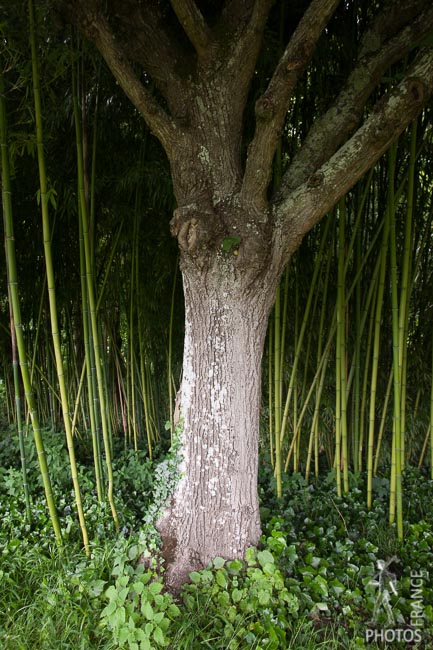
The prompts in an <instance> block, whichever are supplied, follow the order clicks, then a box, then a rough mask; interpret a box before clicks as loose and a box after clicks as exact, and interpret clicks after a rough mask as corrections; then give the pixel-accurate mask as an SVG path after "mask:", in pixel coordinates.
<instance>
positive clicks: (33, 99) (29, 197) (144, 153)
mask: <svg viewBox="0 0 433 650" xmlns="http://www.w3.org/2000/svg"><path fill="white" fill-rule="evenodd" d="M42 19H43V16H42V15H39V14H38V13H37V15H36V17H35V15H34V7H33V2H32V0H29V3H28V13H27V16H23V15H18V14H17V15H15V14H14V12H13V9H12V8H11V9H10V15H8V16H7V19H6V20H5V22H4V23H3V24H2V25H1V29H2V30H3V34H2V40H3V48H4V55H3V58H2V68H1V70H0V131H1V152H2V158H1V175H2V196H3V222H4V242H5V251H6V255H5V257H4V258H3V259H2V258H0V281H1V286H2V291H1V293H0V319H1V320H0V381H1V384H0V388H1V389H2V392H1V397H2V404H1V405H0V419H1V422H0V424H1V425H2V433H1V436H2V437H8V438H10V444H16V445H19V446H20V450H21V458H22V472H23V482H24V486H25V495H26V513H27V517H28V518H30V517H31V493H32V486H31V485H27V480H26V458H25V454H24V442H23V441H24V437H25V436H29V435H33V436H34V441H35V445H36V449H37V454H38V458H39V462H40V472H41V477H42V480H43V484H44V489H45V494H46V499H47V504H48V508H49V512H50V516H51V521H52V525H53V528H54V531H55V534H56V538H57V541H58V543H59V544H61V536H60V528H59V524H58V519H57V511H56V505H55V502H54V497H53V493H52V489H51V484H50V472H49V466H48V463H47V460H46V455H45V451H44V431H46V430H47V429H48V428H51V429H53V430H54V431H64V434H63V433H59V434H58V435H59V436H64V438H65V446H66V447H67V450H68V453H69V460H70V474H71V483H72V485H73V488H74V493H75V502H76V510H77V516H78V521H79V525H80V527H81V532H82V539H83V547H84V549H86V550H87V549H88V544H89V539H88V533H87V530H86V522H85V518H84V516H83V513H82V509H81V498H82V496H81V484H80V472H79V464H77V460H76V454H77V453H79V454H88V455H91V457H92V458H93V464H94V477H95V492H96V497H95V498H96V499H97V500H98V501H100V502H103V501H108V503H109V505H110V508H111V513H112V517H113V522H114V525H115V526H117V525H118V515H117V512H116V505H115V499H114V496H113V469H112V459H113V456H114V455H115V454H116V449H119V448H122V447H123V448H131V449H133V450H138V449H146V450H147V453H148V455H149V457H150V458H151V459H152V458H153V456H154V455H155V453H156V451H157V450H158V449H160V448H161V447H162V448H167V446H168V445H169V443H170V431H171V433H173V408H174V402H175V395H176V390H177V388H178V386H179V381H180V377H181V367H180V364H181V350H182V338H183V325H182V323H183V310H182V309H183V308H182V288H181V282H180V281H179V277H178V271H177V252H176V247H175V243H174V242H173V241H172V240H171V239H170V237H169V234H168V222H169V219H170V217H171V212H172V210H173V207H174V205H173V198H172V191H171V185H170V177H169V171H168V165H167V162H166V160H165V159H164V157H163V155H162V153H161V151H160V149H159V147H158V144H157V142H156V140H155V139H154V138H153V136H152V135H151V134H150V133H149V132H148V131H147V129H146V128H145V127H144V126H143V124H142V123H141V121H140V119H139V117H138V116H137V114H136V113H135V112H134V110H133V109H132V108H131V107H130V106H129V104H128V103H127V100H126V99H124V98H123V97H122V95H121V94H120V92H119V91H118V89H117V88H116V86H115V84H114V82H113V81H112V80H111V78H110V76H109V74H108V72H107V71H106V70H105V68H104V66H103V65H102V64H101V62H100V60H99V59H98V58H97V57H96V55H95V53H94V52H93V51H92V50H90V48H89V46H88V45H86V43H84V42H83V41H82V40H80V39H79V38H78V36H77V35H76V34H75V33H72V32H69V33H68V35H67V38H63V39H60V38H59V39H58V40H56V38H51V37H50V35H49V32H47V31H46V30H47V29H49V25H48V26H47V21H46V20H42ZM53 33H55V32H53ZM277 41H278V39H277ZM41 44H43V45H42V46H41ZM274 46H275V47H276V48H278V47H279V45H278V42H275V44H274ZM333 54H334V55H335V57H336V58H338V56H339V52H338V49H336V52H335V53H333ZM319 55H320V53H319ZM261 74H265V71H261V70H259V71H258V82H257V83H258V84H260V75H261ZM318 74H319V73H318V72H317V70H316V69H315V68H314V66H313V67H312V69H311V71H310V73H309V74H308V76H307V78H306V80H305V84H304V87H302V88H300V90H299V97H298V98H297V101H296V102H294V112H295V113H296V114H295V116H294V120H293V121H292V124H295V127H294V128H295V129H296V128H297V129H299V134H301V133H302V130H303V129H304V128H305V126H304V124H305V123H306V122H310V121H312V119H313V118H314V115H315V113H316V112H317V111H318V110H319V109H320V107H319V106H317V105H316V103H315V102H314V101H313V100H312V97H313V96H314V88H315V87H318V85H319V84H322V86H321V87H323V83H322V82H323V80H322V79H320V78H318ZM395 74H398V70H396V71H395ZM431 117H432V115H431V109H426V110H425V111H424V112H423V113H422V115H421V116H420V118H419V120H418V122H417V123H416V124H413V126H412V127H411V129H409V130H408V131H407V132H405V133H404V134H403V135H402V136H401V138H400V140H399V141H398V143H397V144H396V146H394V147H393V148H392V149H391V150H390V151H389V152H388V154H387V155H386V156H384V157H383V158H382V159H381V160H380V161H379V163H378V164H377V166H376V167H375V168H374V169H373V170H371V172H370V173H369V174H368V175H367V176H365V177H364V178H363V179H362V181H361V182H360V183H359V184H358V185H357V186H356V187H355V188H354V189H353V190H352V191H351V192H350V193H349V194H348V195H347V196H346V197H345V198H344V199H343V200H341V201H340V203H339V205H338V206H337V207H336V208H335V209H334V210H333V212H332V213H330V214H329V215H328V216H327V217H326V219H325V220H324V221H323V222H322V223H321V224H320V226H319V227H317V228H316V229H315V230H314V231H313V232H312V233H311V234H310V235H309V236H308V237H307V238H306V239H305V240H304V242H303V243H302V245H301V248H300V249H299V251H298V252H297V254H296V255H295V256H294V257H293V258H292V260H291V262H290V264H289V266H288V268H287V269H286V272H285V275H284V277H283V280H282V283H281V286H280V287H279V289H278V291H277V295H276V300H275V307H274V310H273V313H272V316H271V320H270V324H269V331H268V338H267V344H266V349H265V356H264V360H263V410H262V439H261V446H262V454H263V457H264V458H265V459H266V462H267V463H268V464H269V466H271V467H272V471H273V474H274V477H275V489H276V491H277V494H278V495H281V494H282V491H283V490H284V476H286V475H287V474H288V473H291V472H298V473H301V474H303V475H305V477H306V479H307V480H309V481H313V480H315V481H320V480H321V472H323V471H329V470H332V471H333V472H334V473H335V481H336V483H337V487H338V491H339V494H342V493H344V492H347V491H348V490H349V489H350V478H351V476H352V475H358V474H362V476H363V477H364V478H365V489H366V500H367V505H368V506H371V504H372V502H373V500H374V498H375V494H374V485H375V477H377V476H386V477H389V480H390V485H391V498H390V503H389V520H390V523H393V522H396V525H397V528H398V533H399V535H400V536H402V534H403V530H402V511H403V508H404V494H403V489H402V476H403V474H404V469H405V467H408V466H418V467H424V468H426V475H427V473H428V475H430V477H431V478H432V479H433V382H432V376H433V292H432V281H433V226H432V219H433V201H432V192H433V171H432V169H433V167H432V158H433V131H432V126H431ZM290 135H291V138H290V140H289V138H287V140H286V139H285V136H284V134H283V137H282V139H281V143H280V147H279V152H278V156H277V159H276V161H275V176H276V178H278V175H280V174H281V170H282V168H283V166H284V163H285V160H286V158H287V157H288V156H290V150H289V144H288V143H289V141H290V142H293V140H294V138H293V133H291V134H290ZM295 135H296V134H295ZM156 216H157V217H158V218H155V217H156ZM289 298H291V300H290V301H289ZM289 302H290V304H296V309H295V310H294V313H293V311H290V313H289V308H288V305H289ZM166 422H167V423H168V424H167V426H165V423H166ZM8 425H10V426H9V427H8ZM166 431H167V432H166ZM16 432H17V433H16Z"/></svg>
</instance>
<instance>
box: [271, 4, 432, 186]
mask: <svg viewBox="0 0 433 650" xmlns="http://www.w3.org/2000/svg"><path fill="white" fill-rule="evenodd" d="M408 4H409V5H410V4H411V3H410V2H409V3H408ZM412 4H413V3H412ZM419 4H420V3H419V2H417V3H416V5H417V6H416V7H414V6H412V9H413V11H415V10H419ZM423 4H424V5H426V4H427V5H428V9H427V10H426V11H424V12H422V13H421V14H420V15H418V18H417V19H416V20H414V22H413V23H412V24H409V25H406V26H404V25H405V22H406V21H407V20H409V19H411V18H413V16H412V15H410V12H409V11H408V7H406V10H404V9H403V10H402V15H401V16H400V20H397V16H395V7H394V8H393V13H392V15H389V14H387V16H384V14H380V15H379V16H378V17H377V19H376V21H375V24H374V25H373V27H372V28H371V29H369V30H368V31H367V32H366V33H365V34H364V36H363V38H362V41H361V47H360V55H359V57H358V62H357V65H356V66H355V67H354V69H353V70H352V72H351V74H350V76H349V78H348V80H347V82H346V84H345V86H344V87H343V89H342V90H341V92H340V94H339V96H338V97H337V99H336V101H335V102H334V104H333V106H331V108H330V109H329V110H328V111H327V112H326V113H325V114H324V115H323V116H322V117H320V118H319V119H318V120H316V122H315V123H314V124H313V126H312V127H311V129H310V131H309V133H308V135H307V137H306V139H305V140H304V143H303V145H302V148H301V149H300V151H299V152H298V153H297V154H296V156H295V157H294V158H293V160H292V163H291V164H290V166H289V167H288V169H287V171H286V173H285V175H284V178H283V182H282V184H281V188H280V189H279V190H278V196H279V197H280V198H281V197H282V196H284V194H286V193H288V192H290V191H292V190H293V189H295V188H296V187H297V186H298V185H300V184H301V183H303V182H304V181H306V179H307V178H308V177H309V176H310V175H311V174H313V173H314V172H315V171H316V169H318V168H319V167H320V166H321V165H322V164H323V163H324V162H325V161H326V160H328V159H329V158H330V156H332V154H333V153H334V152H335V151H336V150H337V149H338V147H339V146H340V145H341V144H342V143H343V142H344V141H345V140H346V139H347V137H348V136H349V135H350V133H351V132H353V130H354V129H355V127H356V125H357V124H358V123H359V121H360V120H361V118H362V115H363V113H364V108H365V104H366V102H367V100H368V98H369V97H370V95H371V93H372V92H373V90H374V89H375V88H376V86H377V85H378V83H379V82H380V80H381V78H382V76H383V74H384V72H385V71H386V70H387V69H388V68H389V67H390V66H391V65H392V64H394V63H395V62H396V61H398V60H400V59H401V58H402V57H404V56H405V55H406V54H407V53H408V52H409V51H410V50H411V49H412V48H413V47H414V45H415V44H416V43H419V42H420V41H421V40H422V39H423V38H424V37H425V36H426V35H427V34H428V33H429V32H430V31H431V30H432V29H433V8H432V7H431V4H430V2H424V3H423ZM397 25H398V26H399V27H401V26H403V29H401V31H400V32H399V33H398V34H397V35H395V29H396V26H397ZM393 28H394V29H393ZM391 36H392V38H390V37H391Z"/></svg>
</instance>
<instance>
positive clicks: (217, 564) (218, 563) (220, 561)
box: [212, 557, 226, 569]
mask: <svg viewBox="0 0 433 650" xmlns="http://www.w3.org/2000/svg"><path fill="white" fill-rule="evenodd" d="M225 563H226V561H225V560H224V558H222V557H216V558H215V559H214V561H213V562H212V564H213V565H214V568H215V569H222V568H223V566H224V564H225Z"/></svg>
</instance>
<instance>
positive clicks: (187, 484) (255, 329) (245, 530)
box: [158, 252, 272, 590]
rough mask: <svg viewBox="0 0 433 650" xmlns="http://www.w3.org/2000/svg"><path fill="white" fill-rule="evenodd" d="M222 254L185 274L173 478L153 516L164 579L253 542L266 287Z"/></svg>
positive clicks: (172, 580)
mask: <svg viewBox="0 0 433 650" xmlns="http://www.w3.org/2000/svg"><path fill="white" fill-rule="evenodd" d="M232 255H233V252H229V253H221V254H220V256H219V258H220V259H219V260H218V262H217V263H216V266H215V267H214V268H219V269H220V273H214V274H212V273H211V274H210V275H209V276H208V277H206V278H204V277H202V276H198V277H197V276H195V277H194V274H192V277H190V274H189V273H188V271H187V272H185V273H184V291H185V304H186V332H185V349H184V365H183V379H182V386H181V401H180V413H179V415H180V421H179V422H180V428H181V430H182V434H181V440H182V456H183V461H182V463H181V466H180V468H179V469H180V475H181V478H180V481H179V484H178V487H177V488H176V491H175V494H174V495H173V498H172V500H171V503H170V504H168V507H167V509H166V511H165V513H164V516H163V517H162V519H161V520H160V522H159V524H158V528H159V530H160V532H161V536H162V540H163V549H162V552H163V556H164V557H165V559H166V561H167V568H168V570H167V574H166V582H167V584H168V586H169V587H170V588H172V589H174V590H177V589H178V588H179V587H180V586H181V585H182V584H183V583H184V582H185V581H186V580H187V578H188V573H189V572H190V571H192V570H197V569H199V568H203V567H205V566H206V564H207V563H208V562H210V561H211V560H212V559H213V558H214V557H216V556H217V555H219V556H222V557H225V558H236V557H243V555H244V553H245V550H246V548H248V546H251V545H257V543H258V541H259V538H260V517H259V503H258V493H257V463H258V442H259V441H258V433H259V416H260V399H261V381H260V377H261V359H262V352H263V344H264V338H265V334H266V328H267V320H268V313H269V309H270V307H271V304H272V294H270V293H268V294H266V293H264V292H261V293H259V294H257V293H256V292H254V291H251V290H248V288H246V287H245V286H244V285H243V283H242V281H236V280H235V279H234V278H233V275H232V270H231V268H232V265H231V260H230V259H225V258H230V257H231V256H232Z"/></svg>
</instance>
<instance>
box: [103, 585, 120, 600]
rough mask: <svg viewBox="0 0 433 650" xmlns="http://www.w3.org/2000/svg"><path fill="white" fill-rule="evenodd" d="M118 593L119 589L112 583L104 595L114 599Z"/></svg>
mask: <svg viewBox="0 0 433 650" xmlns="http://www.w3.org/2000/svg"><path fill="white" fill-rule="evenodd" d="M116 595H117V591H116V587H115V586H114V585H111V586H110V587H108V589H107V590H106V592H105V594H104V596H105V597H106V598H108V599H109V600H113V599H114V598H115V597H116Z"/></svg>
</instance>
